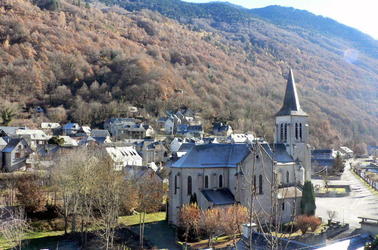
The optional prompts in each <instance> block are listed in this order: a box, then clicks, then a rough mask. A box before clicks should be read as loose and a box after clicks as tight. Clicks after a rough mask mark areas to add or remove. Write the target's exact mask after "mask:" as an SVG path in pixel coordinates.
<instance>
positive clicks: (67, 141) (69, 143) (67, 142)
mask: <svg viewBox="0 0 378 250" xmlns="http://www.w3.org/2000/svg"><path fill="white" fill-rule="evenodd" d="M58 138H59V139H61V138H62V139H63V140H64V142H63V144H62V145H60V146H61V147H63V148H74V147H77V146H79V143H78V142H77V141H76V140H75V139H73V138H71V137H69V136H67V135H62V136H59V137H58Z"/></svg>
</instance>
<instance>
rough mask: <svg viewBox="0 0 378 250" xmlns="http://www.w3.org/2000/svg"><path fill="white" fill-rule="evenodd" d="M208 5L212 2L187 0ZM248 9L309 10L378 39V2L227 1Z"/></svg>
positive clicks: (373, 0)
mask: <svg viewBox="0 0 378 250" xmlns="http://www.w3.org/2000/svg"><path fill="white" fill-rule="evenodd" d="M185 1H187V2H195V3H206V2H211V1H210V0H185ZM224 1H226V0H224ZM227 2H230V3H234V4H238V5H241V6H244V7H246V8H261V7H265V6H268V5H281V6H288V7H294V8H297V9H302V10H308V11H310V12H312V13H314V14H317V15H322V16H326V17H330V18H332V19H334V20H336V21H338V22H340V23H343V24H346V25H348V26H351V27H354V28H357V29H359V30H360V31H362V32H364V33H366V34H369V35H370V36H372V37H374V38H375V39H378V0H227Z"/></svg>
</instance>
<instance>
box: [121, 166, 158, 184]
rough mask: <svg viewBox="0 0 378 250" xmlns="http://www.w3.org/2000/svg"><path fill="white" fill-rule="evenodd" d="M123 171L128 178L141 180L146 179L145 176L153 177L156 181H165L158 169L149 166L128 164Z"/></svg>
mask: <svg viewBox="0 0 378 250" xmlns="http://www.w3.org/2000/svg"><path fill="white" fill-rule="evenodd" d="M123 171H124V173H125V177H126V179H128V180H133V181H136V182H140V181H144V180H145V178H153V179H154V180H155V181H156V182H163V180H162V179H161V178H160V177H159V175H157V173H156V171H155V170H154V169H152V168H150V167H147V166H127V167H125V168H124V169H123Z"/></svg>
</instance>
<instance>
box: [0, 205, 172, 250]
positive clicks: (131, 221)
mask: <svg viewBox="0 0 378 250" xmlns="http://www.w3.org/2000/svg"><path fill="white" fill-rule="evenodd" d="M163 220H165V212H158V213H151V214H146V218H145V223H150V222H157V221H163ZM118 223H119V224H120V225H123V226H133V225H137V224H139V215H138V214H137V215H130V216H120V217H119V220H118ZM63 234H64V231H47V232H30V233H27V234H26V235H25V237H24V238H23V239H24V240H31V239H38V238H44V237H49V236H60V235H63ZM14 246H15V245H14V244H13V243H11V242H8V241H6V240H5V239H4V238H3V237H0V249H7V248H11V247H14Z"/></svg>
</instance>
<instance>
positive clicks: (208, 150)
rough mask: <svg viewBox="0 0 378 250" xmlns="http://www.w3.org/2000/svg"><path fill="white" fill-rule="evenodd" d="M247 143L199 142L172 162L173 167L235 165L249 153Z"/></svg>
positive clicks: (230, 166)
mask: <svg viewBox="0 0 378 250" xmlns="http://www.w3.org/2000/svg"><path fill="white" fill-rule="evenodd" d="M249 152H250V150H249V145H248V144H201V145H196V146H194V147H193V149H192V150H191V151H190V152H189V153H187V154H185V155H184V156H183V157H182V158H180V159H179V160H178V161H176V162H175V163H173V164H172V167H174V168H214V167H229V168H232V167H236V166H237V164H239V163H241V162H242V161H243V160H244V159H245V158H246V157H247V156H248V154H249Z"/></svg>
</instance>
